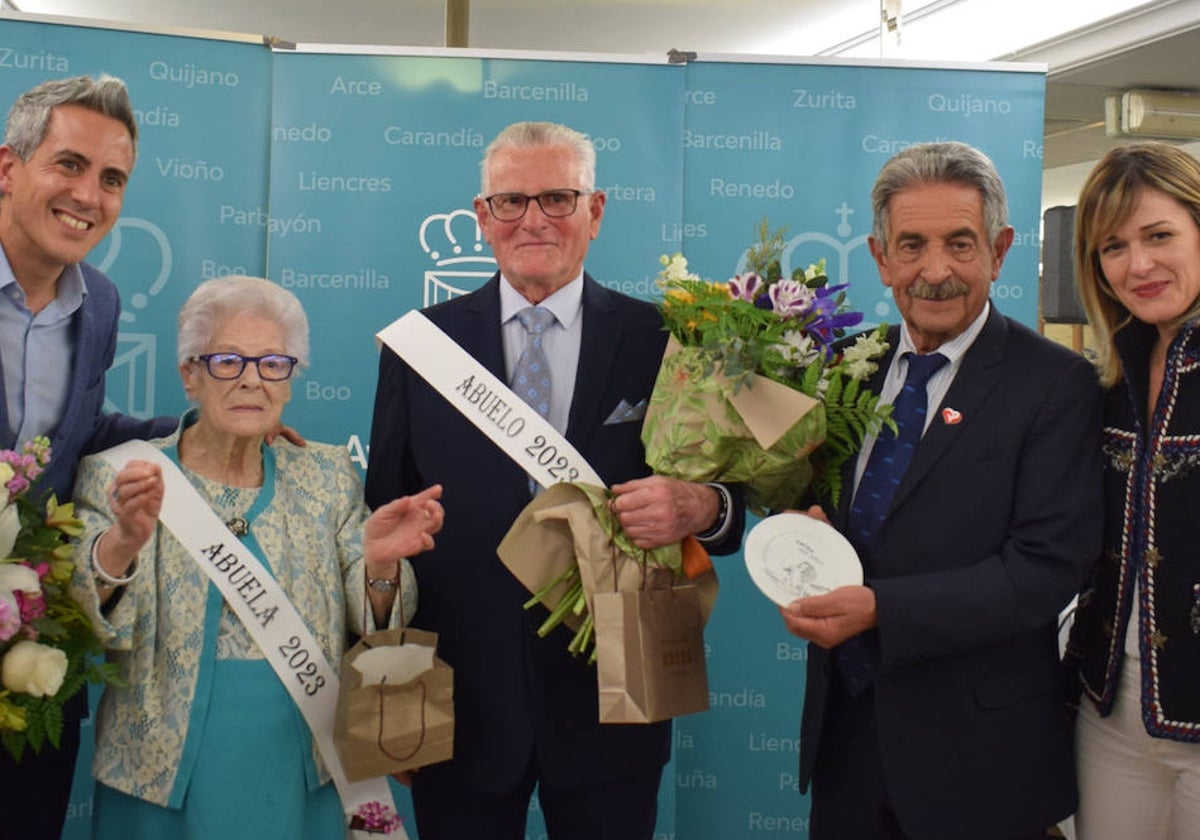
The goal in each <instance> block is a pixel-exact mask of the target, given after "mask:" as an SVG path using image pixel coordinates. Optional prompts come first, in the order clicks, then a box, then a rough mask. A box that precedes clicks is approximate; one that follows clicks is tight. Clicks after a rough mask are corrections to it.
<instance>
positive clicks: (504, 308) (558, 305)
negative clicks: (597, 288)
mask: <svg viewBox="0 0 1200 840" xmlns="http://www.w3.org/2000/svg"><path fill="white" fill-rule="evenodd" d="M529 305H530V304H529V301H527V300H526V299H525V298H524V297H523V296H522V295H521V293H520V292H518V291H517V290H516V289H514V288H513V287H512V284H511V283H510V282H509V281H508V278H507V277H505V276H504V275H503V274H501V275H500V323H501V324H507V323H508V322H509V321H511V320H512V319H513V318H515V317H516V316H517V313H518V312H520V311H521V310H522V309H524V308H525V307H527V306H529ZM538 306H541V307H544V308H546V309H549V310H550V311H551V312H553V313H554V317H555V319H556V320H557V321H558V323H560V324H562V326H563V328H564V329H569V328H571V327H572V326H573V325H574V324H575V319H576V318H578V317H579V313H580V312H581V311H583V272H582V271H581V272H580V273H579V276H578V277H576V278H575V279H574V280H572V281H571V282H570V283H568V284H567V285H565V286H563V287H562V288H561V289H559V290H558V291H557V292H555V293H554V294H552V295H550V297H548V298H546V299H545V300H543V301H542V302H541V303H539V304H538Z"/></svg>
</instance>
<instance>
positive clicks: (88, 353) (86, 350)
mask: <svg viewBox="0 0 1200 840" xmlns="http://www.w3.org/2000/svg"><path fill="white" fill-rule="evenodd" d="M75 324H76V333H75V352H74V353H73V354H72V358H71V390H70V391H69V392H67V404H66V406H64V411H63V416H62V419H61V420H60V421H59V423H58V427H57V429H56V430H55V432H54V440H53V441H51V444H52V445H56V444H57V443H58V441H59V440H61V439H62V436H63V435H64V434H65V433H66V431H67V430H68V429H74V428H75V425H76V423H78V422H79V420H78V416H79V408H80V404H81V403H82V402H83V400H82V398H81V396H82V394H84V393H85V391H86V390H87V386H88V382H87V380H88V377H89V376H91V374H92V370H93V368H94V366H95V361H94V358H93V357H94V356H96V355H97V354H98V353H100V352H101V348H100V342H99V340H98V336H97V335H96V319H95V317H94V313H93V311H92V307H91V306H89V305H88V296H87V295H84V297H83V303H81V304H80V306H79V311H78V312H77V313H76V317H75ZM100 376H107V371H100ZM101 410H103V406H101Z"/></svg>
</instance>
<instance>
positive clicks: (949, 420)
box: [942, 408, 963, 426]
mask: <svg viewBox="0 0 1200 840" xmlns="http://www.w3.org/2000/svg"><path fill="white" fill-rule="evenodd" d="M962 419H963V416H962V412H961V411H959V410H958V409H956V408H943V409H942V422H943V423H945V424H946V425H947V426H956V425H958V424H959V423H961V422H962Z"/></svg>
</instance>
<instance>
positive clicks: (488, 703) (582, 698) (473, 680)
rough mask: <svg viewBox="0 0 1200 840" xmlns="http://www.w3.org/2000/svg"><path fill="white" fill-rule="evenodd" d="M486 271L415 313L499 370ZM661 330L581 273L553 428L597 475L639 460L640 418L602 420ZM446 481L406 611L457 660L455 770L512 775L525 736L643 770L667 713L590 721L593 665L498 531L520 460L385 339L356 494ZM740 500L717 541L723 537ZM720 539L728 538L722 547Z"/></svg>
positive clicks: (588, 759)
mask: <svg viewBox="0 0 1200 840" xmlns="http://www.w3.org/2000/svg"><path fill="white" fill-rule="evenodd" d="M500 282H502V281H501V280H500V277H499V275H498V274H497V275H496V276H494V277H493V278H492V280H491V281H490V282H489V283H488V284H487V285H485V286H484V287H483V288H481V289H479V290H478V291H476V292H473V293H471V294H469V295H466V296H464V297H460V298H456V299H454V300H450V301H447V302H445V303H442V304H439V305H437V306H434V307H432V308H431V309H428V310H426V312H425V314H426V315H427V316H428V317H429V318H430V320H432V321H433V322H434V323H435V324H437V325H438V326H439V327H440V328H441V329H442V330H443V331H445V332H446V333H447V334H448V335H449V336H450V337H451V338H453V339H454V340H455V341H456V342H458V343H459V344H460V345H461V346H462V348H463V349H464V350H466V351H467V352H468V353H470V354H471V355H472V356H473V357H475V358H476V359H477V360H479V361H480V362H481V363H483V364H484V366H486V367H487V368H488V370H490V371H491V372H492V373H493V374H495V375H496V376H498V377H500V378H501V380H504V381H507V375H506V371H505V369H504V355H503V351H502V343H501V329H500V292H499V284H500ZM666 338H667V335H666V333H665V332H664V331H663V329H662V321H661V319H660V317H659V315H658V312H657V310H656V309H655V308H654V307H653V306H652V305H650V304H649V303H646V302H644V301H638V300H635V299H633V298H630V297H627V296H625V295H621V294H618V293H616V292H613V291H611V290H608V289H606V288H604V287H603V286H601V285H600V284H598V283H596V282H595V281H594V280H592V279H591V278H590V277H587V276H585V277H584V287H583V341H582V345H581V348H580V354H579V366H578V373H577V378H576V385H575V393H574V395H573V396H572V400H571V410H570V416H569V419H568V427H567V432H566V437H567V439H568V440H570V442H571V443H572V444H573V445H574V446H575V447H576V448H577V449H578V450H579V452H580V453H581V454H582V455H583V456H584V457H585V458H586V459H587V461H588V462H589V463H590V464H591V465H592V466H593V467H594V468H595V469H596V471H597V472H599V473H600V476H601V478H603V479H604V481H605V482H606V483H608V484H610V485H611V484H613V483H617V482H620V481H625V480H629V479H633V478H638V477H641V476H645V475H648V474H649V473H650V469H649V468H648V467H647V466H646V462H645V454H644V452H643V449H642V443H641V438H640V433H641V423H640V422H626V423H617V424H607V425H606V424H605V422H604V421H605V419H606V418H608V417H609V415H610V414H611V413H612V411H613V409H614V408H616V407H617V405H618V404H619V403H620V402H621V400H625V401H627V402H628V403H629V404H630V405H636V404H637V403H638V402H640V401H642V400H644V399H647V398H648V397H649V396H650V391H651V389H652V388H653V385H654V379H655V376H656V374H657V371H658V366H659V362H660V360H661V358H662V351H663V347H664V345H665V343H666ZM434 483H440V484H442V485H443V487H444V495H443V498H442V504H443V505H444V506H445V511H446V526H445V529H444V530H443V531H442V532H441V533H440V534H439V535H438V536H437V547H436V548H434V549H433V550H432V551H429V552H427V553H425V554H421V555H419V556H417V557H415V558H413V560H412V562H413V567H414V568H415V570H416V574H417V581H418V588H417V593H418V599H419V603H420V606H419V607H418V609H417V615H416V617H415V620H414V621H413V622H412V623H413V624H414V625H415V626H417V627H421V628H424V629H428V630H433V631H436V632H437V633H438V634H439V651H440V653H441V655H442V656H443V658H444V659H445V660H446V661H447V662H448V663H449V664H450V665H452V666H453V667H454V705H455V716H456V719H455V733H454V736H455V737H454V759H453V762H452V768H453V772H455V773H457V774H459V775H460V777H461V779H462V781H463V782H465V783H466V784H469V785H470V786H472V787H474V788H476V789H479V790H485V791H493V792H501V791H508V790H511V789H512V788H513V787H514V786H515V785H516V783H517V782H518V780H519V779H520V778H521V776H522V775H523V774H524V772H525V770H526V768H527V766H528V762H529V758H530V755H531V753H532V752H533V751H535V750H536V754H537V761H538V766H539V768H540V770H541V772H542V774H543V776H544V777H545V778H547V779H549V780H551V781H552V782H554V783H555V784H556V785H562V786H576V785H581V784H587V783H591V782H595V781H601V780H606V779H613V778H618V777H621V776H628V775H631V774H635V773H645V772H646V771H647V770H648V769H651V768H654V767H658V766H661V765H662V764H663V763H664V762H665V761H666V760H667V758H668V756H669V754H670V724H669V723H659V724H650V725H636V726H601V725H600V724H599V723H598V722H597V720H598V712H597V696H596V693H597V689H596V671H595V667H594V666H592V665H588V664H587V663H586V661H584V660H581V659H577V658H574V657H572V656H571V655H570V654H568V653H567V641H568V639H569V633H568V632H567V631H565V630H563V629H561V628H560V629H558V630H555V631H554V632H553V633H552V634H550V635H549V636H548V637H546V638H544V639H539V638H538V637H537V635H536V630H537V628H538V625H539V624H540V623H541V622H542V620H543V619H544V618H545V616H546V612H545V610H544V609H542V608H541V607H537V608H535V609H533V610H530V611H526V610H524V609H522V606H521V605H522V604H523V603H524V602H525V601H526V600H527V599H528V597H529V593H528V592H527V591H526V590H525V588H524V587H523V586H522V585H521V584H520V582H518V581H517V579H516V578H515V577H513V575H512V574H511V573H510V572H509V571H508V570H507V569H506V568H505V566H504V565H503V564H502V563H501V561H500V559H499V558H498V557H497V556H496V547H497V545H499V543H500V541H501V539H502V538H503V537H504V535H505V534H506V533H507V532H508V529H509V527H510V526H511V524H512V523H513V521H514V520H515V519H516V518H517V515H518V514H519V513H520V512H521V510H522V509H523V508H524V507H525V505H526V504H528V502H529V501H530V493H529V485H528V480H527V477H526V474H525V472H524V471H523V470H521V468H520V467H518V466H517V465H516V464H515V463H514V462H513V461H512V460H511V459H510V458H509V457H508V456H506V455H504V454H503V453H502V452H501V451H500V449H499V448H498V447H497V446H496V445H495V444H493V443H492V442H491V441H489V440H488V439H487V438H486V437H484V436H483V434H482V433H481V432H479V431H478V430H477V429H476V428H475V427H474V426H473V425H472V424H471V423H470V422H469V421H468V420H467V419H466V418H464V417H462V416H461V415H460V414H459V413H458V411H456V410H455V409H454V408H453V407H452V406H451V405H450V404H449V403H448V402H447V401H446V400H445V399H444V398H443V397H442V396H440V395H439V394H438V393H437V392H436V391H434V390H433V389H432V388H430V387H429V386H428V384H426V383H425V381H424V380H422V379H421V378H420V376H418V375H417V374H415V373H414V372H413V371H412V370H411V369H410V368H409V367H408V366H407V365H406V364H405V363H404V362H403V361H401V360H400V359H399V358H398V357H397V356H396V355H395V354H394V353H393V352H392V351H391V350H389V349H387V348H384V350H383V354H382V357H381V359H380V369H379V383H378V388H377V391H376V396H375V415H374V420H373V422H372V427H371V449H370V462H369V468H368V470H367V481H366V499H367V504H368V505H370V506H371V507H372V508H375V507H378V506H379V505H381V504H384V503H386V502H388V501H390V500H392V499H394V498H396V497H398V496H401V495H405V494H411V493H413V492H416V491H418V490H420V489H422V488H424V487H426V486H428V485H430V484H434ZM742 526H743V522H742V521H741V510H740V506H739V509H738V511H737V519H736V520H735V521H734V523H733V527H732V528H731V530H730V537H729V538H728V541H727V543H726V545H724V546H719V547H717V550H718V551H720V550H726V551H728V550H736V547H737V544H738V541H739V540H740V538H741V532H742ZM730 545H731V546H732V548H731V547H730Z"/></svg>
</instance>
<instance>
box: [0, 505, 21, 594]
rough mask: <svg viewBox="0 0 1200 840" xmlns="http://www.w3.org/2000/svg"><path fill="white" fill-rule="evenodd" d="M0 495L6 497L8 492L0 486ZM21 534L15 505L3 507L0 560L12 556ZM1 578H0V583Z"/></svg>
mask: <svg viewBox="0 0 1200 840" xmlns="http://www.w3.org/2000/svg"><path fill="white" fill-rule="evenodd" d="M0 495H5V496H7V495H8V490H6V489H4V486H3V485H0ZM20 534H21V518H20V517H19V516H18V515H17V506H16V505H5V506H4V510H2V511H0V560H3V559H4V558H6V557H8V556H9V555H10V554H12V550H13V546H14V545H16V544H17V537H18V536H20ZM2 581H3V578H0V582H2Z"/></svg>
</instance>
